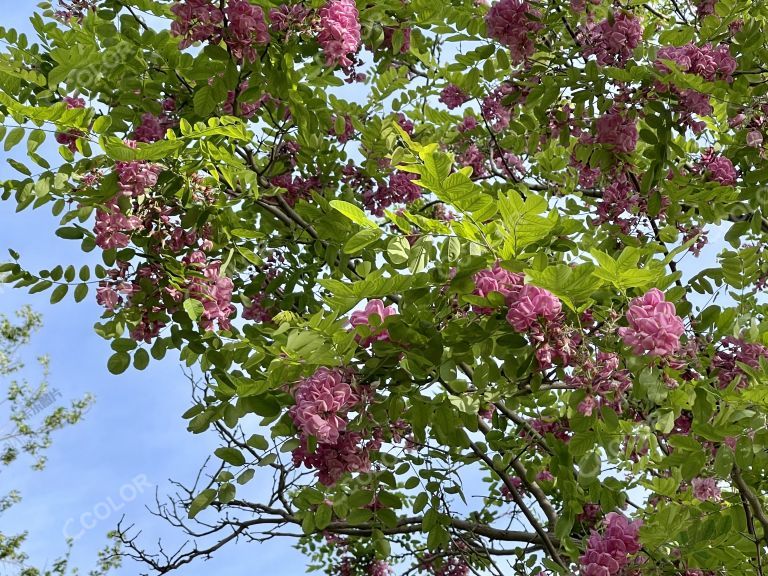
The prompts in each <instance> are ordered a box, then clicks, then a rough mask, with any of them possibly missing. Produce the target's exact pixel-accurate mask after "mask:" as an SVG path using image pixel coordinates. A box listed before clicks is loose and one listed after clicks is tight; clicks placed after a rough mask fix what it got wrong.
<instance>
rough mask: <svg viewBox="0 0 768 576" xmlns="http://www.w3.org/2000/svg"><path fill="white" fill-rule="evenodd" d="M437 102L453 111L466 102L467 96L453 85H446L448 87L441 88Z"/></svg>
mask: <svg viewBox="0 0 768 576" xmlns="http://www.w3.org/2000/svg"><path fill="white" fill-rule="evenodd" d="M439 100H440V102H442V103H443V104H445V105H446V106H448V108H449V109H450V110H453V109H454V108H458V107H459V106H461V105H462V104H464V103H465V102H466V101H468V100H469V96H468V95H467V93H466V92H464V90H462V89H461V88H459V87H458V86H456V85H455V84H448V86H446V87H445V88H443V90H442V92H440V98H439Z"/></svg>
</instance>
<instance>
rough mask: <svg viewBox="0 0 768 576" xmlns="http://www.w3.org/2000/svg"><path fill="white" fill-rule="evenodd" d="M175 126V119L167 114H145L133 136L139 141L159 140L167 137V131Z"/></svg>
mask: <svg viewBox="0 0 768 576" xmlns="http://www.w3.org/2000/svg"><path fill="white" fill-rule="evenodd" d="M171 126H173V121H172V120H171V119H170V118H169V117H168V116H167V115H166V114H163V115H161V116H155V115H154V114H150V113H147V114H143V115H142V116H141V124H139V126H138V127H137V128H136V130H135V132H134V135H133V138H134V140H136V141H137V142H157V141H158V140H162V139H163V138H165V132H166V130H168V128H170V127H171Z"/></svg>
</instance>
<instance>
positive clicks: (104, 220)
mask: <svg viewBox="0 0 768 576" xmlns="http://www.w3.org/2000/svg"><path fill="white" fill-rule="evenodd" d="M139 228H141V219H140V218H139V217H137V216H126V215H125V214H123V212H122V211H121V210H120V206H119V205H118V204H117V199H115V198H113V199H112V200H110V201H109V202H107V203H106V204H105V205H104V210H96V224H94V227H93V233H94V234H95V235H96V245H97V246H98V247H99V248H101V249H102V250H111V249H112V248H125V247H126V246H128V244H129V243H130V241H131V237H130V234H131V232H133V231H134V230H138V229H139Z"/></svg>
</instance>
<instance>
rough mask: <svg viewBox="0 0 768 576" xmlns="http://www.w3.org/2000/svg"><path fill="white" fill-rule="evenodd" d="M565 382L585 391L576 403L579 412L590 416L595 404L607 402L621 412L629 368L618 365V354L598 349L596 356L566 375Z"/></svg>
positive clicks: (630, 382) (629, 376) (629, 384)
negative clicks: (579, 401)
mask: <svg viewBox="0 0 768 576" xmlns="http://www.w3.org/2000/svg"><path fill="white" fill-rule="evenodd" d="M565 382H566V383H567V384H569V385H572V386H576V387H578V388H581V389H583V390H586V391H587V397H586V398H585V399H584V400H583V401H582V402H581V403H580V404H579V412H581V413H582V414H584V415H585V416H591V415H592V412H593V410H594V409H595V408H598V407H600V406H610V407H612V408H613V409H614V410H615V411H616V412H618V413H621V402H622V400H623V397H624V393H625V392H626V391H627V390H629V389H630V388H631V386H632V378H631V375H630V373H629V371H628V370H620V369H619V355H618V354H615V353H613V352H598V353H597V358H596V359H595V360H594V361H592V360H591V359H589V360H587V361H586V362H584V363H583V364H581V366H580V367H579V370H578V371H577V372H575V373H573V374H570V375H567V376H566V377H565Z"/></svg>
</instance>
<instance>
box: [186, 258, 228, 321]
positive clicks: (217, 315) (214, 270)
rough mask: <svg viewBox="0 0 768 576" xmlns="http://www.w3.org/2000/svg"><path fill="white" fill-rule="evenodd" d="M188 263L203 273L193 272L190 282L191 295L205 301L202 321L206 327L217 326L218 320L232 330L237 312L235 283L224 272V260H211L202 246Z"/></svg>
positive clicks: (188, 283)
mask: <svg viewBox="0 0 768 576" xmlns="http://www.w3.org/2000/svg"><path fill="white" fill-rule="evenodd" d="M185 263H186V264H187V265H188V266H190V267H194V268H195V269H196V270H197V271H198V272H199V273H200V274H201V276H200V275H194V276H191V277H190V278H189V280H188V282H187V289H188V290H189V296H190V298H194V299H195V300H198V301H199V302H200V303H201V304H202V305H203V313H202V316H201V317H200V325H201V326H202V327H203V328H204V329H205V330H213V329H214V322H216V323H218V326H219V328H220V329H221V330H229V328H230V327H231V323H230V318H231V316H232V315H233V314H234V313H235V307H234V306H232V291H233V289H234V284H233V282H232V279H231V278H229V277H227V276H222V275H221V261H219V260H215V261H213V262H209V261H208V258H207V256H206V255H205V254H204V253H203V252H201V251H199V250H198V251H195V252H193V253H192V254H190V255H189V256H188V257H187V258H185Z"/></svg>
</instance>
